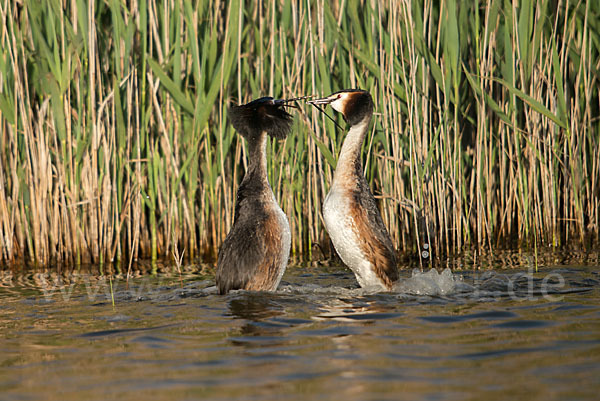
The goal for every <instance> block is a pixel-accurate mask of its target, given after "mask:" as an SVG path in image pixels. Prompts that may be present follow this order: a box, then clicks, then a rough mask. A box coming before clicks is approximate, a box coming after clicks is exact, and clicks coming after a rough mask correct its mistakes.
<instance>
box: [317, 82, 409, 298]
mask: <svg viewBox="0 0 600 401" xmlns="http://www.w3.org/2000/svg"><path fill="white" fill-rule="evenodd" d="M309 103H313V104H322V105H326V104H329V105H331V107H332V108H333V109H334V110H336V111H338V112H340V113H342V115H343V116H344V119H345V120H346V122H347V123H348V124H349V125H350V129H349V131H348V135H347V136H346V138H345V140H344V143H343V145H342V149H341V151H340V156H339V158H338V162H337V166H336V169H335V172H334V175H333V182H332V184H331V187H330V189H329V193H328V194H327V196H326V198H325V201H324V203H323V220H324V223H325V229H326V230H327V233H328V234H329V237H330V238H331V242H332V243H333V246H334V248H335V250H336V252H337V253H338V255H339V256H340V258H341V259H342V261H343V262H344V264H345V265H346V266H348V267H349V268H350V269H351V270H352V271H353V272H354V275H355V276H356V279H357V281H358V283H359V285H360V286H361V287H373V286H378V287H380V288H381V289H383V290H391V289H392V286H393V283H394V281H396V280H397V279H398V266H397V264H398V262H397V256H396V251H395V249H394V246H393V243H392V240H391V238H390V235H389V233H388V231H387V229H386V228H385V225H384V223H383V219H382V218H381V214H380V213H379V209H378V208H377V203H376V202H375V198H374V197H373V194H372V193H371V190H370V189H369V184H368V182H367V180H366V179H365V177H364V174H363V168H362V162H361V147H362V144H363V141H364V139H365V136H366V133H367V130H368V128H369V123H370V121H371V117H372V115H373V100H372V98H371V94H370V93H369V92H367V91H363V90H356V89H352V90H344V91H339V92H335V93H333V94H332V95H330V96H328V97H325V98H321V99H315V100H311V101H310V102H309Z"/></svg>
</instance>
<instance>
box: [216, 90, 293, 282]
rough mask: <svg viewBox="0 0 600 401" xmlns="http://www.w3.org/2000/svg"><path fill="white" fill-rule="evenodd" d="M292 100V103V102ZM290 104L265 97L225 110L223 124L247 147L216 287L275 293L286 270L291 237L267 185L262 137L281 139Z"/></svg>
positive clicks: (286, 127) (264, 139) (288, 125)
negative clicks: (226, 113) (244, 142)
mask: <svg viewBox="0 0 600 401" xmlns="http://www.w3.org/2000/svg"><path fill="white" fill-rule="evenodd" d="M292 100H295V99H292ZM290 101H291V100H277V99H273V98H271V97H263V98H260V99H256V100H254V101H252V102H250V103H248V104H245V105H241V106H231V107H230V108H229V111H228V116H229V120H230V121H231V123H232V125H233V127H234V128H235V130H236V131H237V132H238V133H240V134H241V135H242V136H243V137H244V138H246V141H247V142H248V169H247V171H246V174H245V176H244V179H243V180H242V183H241V184H240V187H239V189H238V191H237V198H236V201H235V212H234V223H233V227H232V228H231V230H230V231H229V233H228V234H227V237H226V238H225V241H224V242H223V245H221V248H220V249H219V256H218V261H217V272H216V284H217V288H218V290H219V294H226V293H227V292H229V291H230V290H235V289H244V290H253V291H275V290H276V289H277V286H278V285H279V282H280V281H281V277H282V276H283V273H284V272H285V268H286V266H287V262H288V258H289V254H290V245H291V234H290V225H289V222H288V219H287V216H286V215H285V213H284V212H283V210H281V208H280V207H279V205H278V204H277V201H276V200H275V195H274V194H273V190H272V189H271V185H269V181H268V180H267V154H266V147H267V135H269V136H272V137H274V138H277V139H284V138H285V137H287V135H288V133H289V132H290V128H291V125H292V120H293V118H292V116H291V115H290V114H289V113H288V112H287V111H285V109H284V107H286V106H288V107H295V106H291V105H290V104H288V102H290Z"/></svg>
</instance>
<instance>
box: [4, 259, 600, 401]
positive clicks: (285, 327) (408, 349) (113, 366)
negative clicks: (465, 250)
mask: <svg viewBox="0 0 600 401" xmlns="http://www.w3.org/2000/svg"><path fill="white" fill-rule="evenodd" d="M403 276H404V277H403V279H404V280H406V281H408V280H410V276H411V273H410V272H404V273H403ZM459 276H460V277H461V278H462V279H461V280H460V281H457V282H456V289H455V291H454V292H452V293H440V294H435V295H426V294H423V293H403V292H397V293H369V292H368V291H361V290H360V289H357V288H356V286H355V284H354V282H353V280H352V276H351V275H349V274H348V273H347V272H345V271H344V270H341V269H339V268H336V267H316V266H315V267H307V266H302V267H294V268H290V269H289V271H288V273H286V275H285V277H284V282H283V284H282V286H281V287H280V291H279V292H277V293H275V294H265V293H253V292H237V293H232V294H229V295H227V296H218V295H216V294H215V291H214V288H211V286H212V285H213V284H214V283H213V281H212V278H211V277H205V278H203V279H200V280H198V279H196V278H195V277H194V278H193V279H192V278H190V277H184V279H182V280H180V278H179V277H178V276H177V275H173V276H171V275H159V276H156V277H149V276H143V277H137V278H135V279H132V280H131V281H130V282H129V283H126V282H125V280H124V278H121V277H118V276H117V277H115V278H113V279H112V280H109V279H107V278H105V277H101V276H94V275H91V276H90V275H85V274H80V275H73V274H71V275H69V276H65V277H61V278H60V280H58V279H57V278H56V277H52V276H43V275H40V274H37V275H36V274H35V273H32V274H31V275H28V276H11V277H10V278H9V276H8V275H7V274H6V273H3V276H2V280H1V282H2V286H1V287H0V400H40V399H45V400H59V399H60V400H80V399H86V400H96V399H97V400H100V399H102V400H104V399H123V400H126V399H136V400H137V399H154V400H163V399H164V400H171V399H207V400H238V399H239V400H281V399H285V400H308V399H310V400H313V399H315V400H330V399H332V400H338V399H343V400H397V399H407V400H412V399H432V400H433V399H435V400H465V399H467V400H468V399H472V400H481V399H488V400H505V399H527V400H544V401H546V400H563V399H570V400H595V399H597V394H598V391H599V390H600V379H599V378H600V268H599V267H598V265H597V264H588V265H568V264H565V265H552V264H548V265H546V266H542V267H540V269H539V271H538V272H534V271H533V270H528V266H523V268H521V269H515V270H510V271H507V270H502V269H496V270H494V271H492V272H485V271H473V270H462V271H454V277H456V278H458V277H459ZM44 283H46V284H44ZM111 285H112V292H111ZM113 299H114V305H113Z"/></svg>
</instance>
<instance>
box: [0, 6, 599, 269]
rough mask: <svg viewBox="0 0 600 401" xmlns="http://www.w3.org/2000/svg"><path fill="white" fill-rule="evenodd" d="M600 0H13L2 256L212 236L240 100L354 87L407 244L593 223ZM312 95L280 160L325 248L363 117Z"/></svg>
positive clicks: (541, 233)
mask: <svg viewBox="0 0 600 401" xmlns="http://www.w3.org/2000/svg"><path fill="white" fill-rule="evenodd" d="M597 3H598V2H574V1H571V0H561V1H559V2H558V3H555V2H550V1H548V0H542V1H537V2H534V1H523V2H520V3H519V4H516V3H513V2H507V1H504V0H493V1H489V2H470V3H465V2H456V1H445V2H441V3H440V2H434V1H431V0H421V1H414V2H398V1H392V0H389V1H385V2H373V1H361V0H339V1H333V2H317V1H312V0H311V1H297V2H279V1H275V0H268V1H263V2H258V3H252V2H240V1H233V2H225V1H217V2H216V3H215V2H207V1H204V0H197V1H195V2H185V1H183V0H173V1H171V2H157V1H150V2H139V3H135V4H125V3H122V2H118V1H114V0H110V1H107V2H100V3H98V2H95V3H94V2H92V3H90V2H84V1H82V0H72V1H69V0H63V1H50V0H48V1H41V2H17V1H16V0H6V1H3V2H1V4H0V19H1V23H0V48H1V49H2V50H1V51H0V149H1V151H0V165H1V168H0V262H1V263H8V262H11V263H12V262H22V261H26V262H28V263H38V264H44V265H46V264H50V263H65V264H79V263H86V262H104V261H116V260H121V259H125V260H127V261H129V260H135V259H138V258H146V257H150V258H153V259H157V258H159V257H171V255H173V254H174V252H175V251H176V250H185V254H186V255H187V257H192V258H196V257H204V256H206V257H214V256H215V255H216V251H217V249H218V246H219V245H220V243H221V242H222V240H223V238H224V237H225V235H226V234H227V232H228V230H229V228H230V227H231V224H232V223H233V205H234V204H235V196H236V190H237V187H238V184H239V182H240V180H241V178H242V176H243V174H244V170H245V166H246V156H247V153H246V148H245V143H244V141H243V140H242V138H241V137H240V136H239V135H238V134H237V133H235V131H234V130H233V129H232V127H231V126H230V124H229V123H228V121H227V105H228V103H229V102H231V101H232V102H236V103H242V102H247V101H249V100H251V99H253V98H256V97H259V96H265V95H271V96H276V97H293V96H300V95H309V94H319V95H327V94H329V93H331V92H333V91H335V90H339V89H343V88H349V87H361V88H364V89H367V90H369V91H370V92H371V93H372V95H373V97H374V100H375V103H376V114H375V117H374V122H373V125H372V130H371V133H370V135H369V136H368V139H367V141H365V146H364V149H363V150H364V153H363V157H364V163H363V164H364V166H365V174H366V177H367V179H368V180H369V182H370V183H371V187H372V190H373V193H374V194H375V195H376V198H378V199H379V202H380V208H381V211H382V215H383V218H384V221H385V223H386V225H387V226H388V227H389V229H390V232H391V235H392V238H393V239H394V241H395V243H396V245H397V247H398V248H399V249H400V250H401V251H406V252H408V253H409V254H412V252H415V251H420V250H421V249H422V247H423V245H424V244H428V245H429V246H430V249H431V251H432V255H433V256H434V257H436V258H440V257H443V255H449V254H452V253H454V252H460V251H461V250H462V249H464V248H465V247H471V246H477V247H487V248H493V247H495V246H498V245H502V244H504V243H506V242H507V241H510V242H513V241H517V242H518V243H520V244H524V245H527V244H529V243H533V244H534V245H535V246H539V245H552V246H560V245H563V244H567V243H569V242H571V241H575V242H577V243H581V244H589V241H590V240H592V241H595V242H596V243H597V241H598V234H599V226H600V221H599V220H600V188H599V185H600V184H599V182H600V162H599V161H598V160H599V159H598V154H600V118H599V117H598V116H599V115H600V100H599V98H600V96H599V89H598V88H599V87H600V85H599V80H600V72H599V70H600V68H599V65H600V38H599V36H598V32H600V22H599V21H600V5H598V4H597ZM300 106H301V109H300V110H298V111H295V112H294V113H295V115H296V121H295V123H294V126H293V134H292V135H291V136H290V137H289V138H288V139H286V141H284V142H281V141H272V142H271V143H270V145H269V170H268V174H269V180H270V182H271V184H272V187H273V190H274V192H275V196H276V198H277V200H278V201H279V203H280V204H281V205H282V207H283V209H284V210H285V211H286V212H287V214H288V217H289V218H290V225H291V228H292V237H293V247H292V249H293V253H294V255H297V256H303V257H312V252H313V251H314V250H315V248H314V245H316V244H318V245H319V246H320V247H321V248H322V249H325V248H327V244H328V238H327V234H326V232H325V230H324V227H323V224H322V221H321V204H322V202H323V199H324V197H325V196H326V194H327V191H328V188H329V185H330V183H331V179H332V175H333V171H334V167H335V161H336V158H337V154H338V152H339V149H340V147H341V144H342V141H343V139H344V137H345V132H344V131H340V130H337V129H336V127H335V126H334V124H332V123H331V122H330V121H329V120H328V119H326V118H324V117H323V116H322V115H321V114H320V113H319V112H318V111H316V110H315V109H314V108H312V107H308V106H305V105H300ZM329 113H330V114H332V115H333V112H331V111H330V110H329ZM335 118H338V120H339V122H340V124H342V126H343V124H344V122H343V121H342V120H341V118H340V117H339V116H336V117H335ZM532 241H533V242H532ZM326 253H327V252H326ZM320 255H321V254H320V253H315V255H314V257H321V256H320Z"/></svg>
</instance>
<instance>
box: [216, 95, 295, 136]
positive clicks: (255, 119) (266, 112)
mask: <svg viewBox="0 0 600 401" xmlns="http://www.w3.org/2000/svg"><path fill="white" fill-rule="evenodd" d="M292 100H294V99H290V100H282V99H273V98H272V97H261V98H260V99H256V100H253V101H251V102H250V103H246V104H243V105H241V106H237V105H231V106H230V107H229V110H228V113H227V114H228V116H229V120H230V121H231V124H233V128H235V130H236V131H237V132H239V133H240V134H241V135H242V136H243V137H244V138H246V139H251V138H254V137H257V136H258V135H260V134H261V133H262V132H266V133H267V134H269V135H270V136H272V137H274V138H277V139H284V138H286V137H287V135H288V134H289V132H290V128H291V126H292V120H293V117H292V115H291V114H289V113H288V112H287V111H285V109H284V107H296V106H294V105H292V104H290V102H291V101H292Z"/></svg>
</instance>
